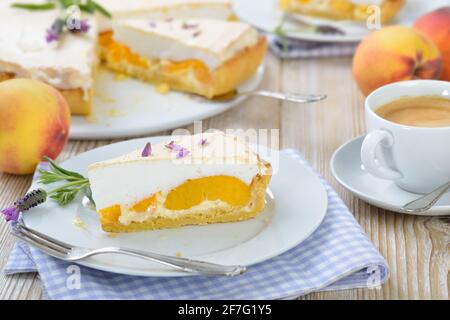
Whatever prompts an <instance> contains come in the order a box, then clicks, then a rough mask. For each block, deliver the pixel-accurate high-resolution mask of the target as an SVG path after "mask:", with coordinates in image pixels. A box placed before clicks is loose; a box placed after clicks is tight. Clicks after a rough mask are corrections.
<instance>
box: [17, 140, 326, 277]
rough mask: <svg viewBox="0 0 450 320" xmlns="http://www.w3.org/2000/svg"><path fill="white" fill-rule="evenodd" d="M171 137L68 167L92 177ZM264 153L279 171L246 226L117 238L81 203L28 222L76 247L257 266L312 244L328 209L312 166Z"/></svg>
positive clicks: (114, 259) (100, 260)
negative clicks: (101, 165)
mask: <svg viewBox="0 0 450 320" xmlns="http://www.w3.org/2000/svg"><path fill="white" fill-rule="evenodd" d="M168 140H170V137H152V138H144V139H135V140H129V141H123V142H119V143H115V144H111V145H107V146H104V147H100V148H97V149H93V150H90V151H88V152H85V153H82V154H80V155H78V156H75V157H73V158H71V159H69V160H67V161H65V162H63V163H62V164H61V165H62V166H63V167H65V168H67V169H69V170H74V171H77V172H80V173H82V174H84V175H85V174H86V168H87V166H88V165H89V164H91V163H93V162H96V161H100V160H105V159H108V158H111V157H115V156H119V155H121V154H123V153H126V152H129V151H132V150H135V149H138V148H141V147H142V146H143V145H145V143H146V142H149V141H150V142H152V143H157V142H161V141H168ZM258 153H259V154H260V155H261V157H262V158H264V159H267V160H269V161H271V162H272V165H273V167H274V169H275V170H274V171H275V172H274V175H273V177H272V180H271V182H270V186H269V190H268V193H267V196H266V200H267V206H266V208H265V210H264V211H263V212H262V213H261V214H260V215H258V216H257V217H256V218H254V219H250V220H247V221H241V222H234V223H220V224H211V225H207V226H186V227H182V228H177V229H165V230H155V231H144V232H138V233H123V234H113V235H111V234H108V233H105V232H103V231H102V230H101V227H100V223H99V221H98V217H97V214H96V212H95V211H94V210H91V209H87V208H86V207H84V206H83V205H82V204H81V199H77V200H75V201H74V202H73V203H71V204H69V205H68V206H66V207H60V206H58V205H57V204H56V203H55V202H53V201H47V202H46V203H45V204H43V205H42V206H40V207H37V208H34V209H33V210H32V211H29V212H28V213H27V214H24V215H23V218H24V221H25V223H26V225H28V226H29V227H31V228H33V229H35V230H37V231H40V232H42V233H45V234H47V235H49V236H51V237H54V238H56V239H59V240H61V241H64V242H67V243H70V244H73V245H78V246H83V247H89V248H99V247H105V246H119V247H128V248H134V249H140V250H147V251H151V252H157V253H162V254H166V255H181V256H183V257H189V258H194V259H199V260H204V261H209V262H215V263H220V264H225V265H235V264H241V265H246V266H251V265H253V264H256V263H259V262H262V261H265V260H267V259H270V258H272V257H275V256H277V255H279V254H282V253H283V252H285V251H287V250H289V249H291V248H293V247H295V246H296V245H298V244H299V243H300V242H302V241H303V240H305V239H306V238H307V237H308V236H309V235H311V234H312V233H313V232H314V230H316V229H317V227H318V226H319V225H320V223H321V221H322V219H323V218H324V216H325V213H326V209H327V204H328V200H327V194H326V191H325V189H324V187H323V185H322V183H321V182H320V180H319V179H318V178H317V177H316V175H315V174H314V173H313V172H312V171H311V170H310V169H308V168H307V167H305V166H303V165H302V164H300V163H299V162H298V161H295V160H293V159H291V158H290V157H288V156H286V155H283V153H278V152H276V151H273V150H270V149H267V148H264V147H258ZM278 155H279V157H278ZM277 168H278V169H277ZM34 187H36V186H34ZM32 188H33V186H32ZM117 188H120V181H117ZM77 218H78V219H81V221H83V223H84V227H80V225H79V224H76V223H74V220H75V219H77ZM80 264H82V265H85V266H88V267H92V268H95V269H99V270H104V271H109V272H115V273H121V274H128V275H138V276H155V277H156V276H158V277H173V276H187V275H190V274H187V273H182V272H179V271H174V270H173V269H170V268H168V267H165V266H162V265H159V264H156V263H152V262H148V261H144V260H141V259H137V258H133V257H126V256H120V255H103V256H97V257H92V258H89V259H86V260H83V261H81V262H80Z"/></svg>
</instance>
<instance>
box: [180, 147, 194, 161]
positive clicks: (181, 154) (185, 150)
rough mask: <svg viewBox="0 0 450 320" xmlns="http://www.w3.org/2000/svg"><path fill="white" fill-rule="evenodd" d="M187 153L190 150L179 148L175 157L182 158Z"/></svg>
mask: <svg viewBox="0 0 450 320" xmlns="http://www.w3.org/2000/svg"><path fill="white" fill-rule="evenodd" d="M189 153H191V152H190V151H189V150H188V149H185V148H181V149H180V150H179V151H178V153H177V159H181V158H184V157H186V156H188V155H189Z"/></svg>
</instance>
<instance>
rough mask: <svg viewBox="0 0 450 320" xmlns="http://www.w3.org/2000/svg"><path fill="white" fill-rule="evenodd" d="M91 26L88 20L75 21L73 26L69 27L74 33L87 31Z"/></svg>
mask: <svg viewBox="0 0 450 320" xmlns="http://www.w3.org/2000/svg"><path fill="white" fill-rule="evenodd" d="M90 28H91V26H90V25H89V22H88V21H87V20H79V21H75V22H74V24H73V26H70V27H67V29H68V30H69V31H70V32H72V33H78V32H82V33H86V32H88V31H89V29H90Z"/></svg>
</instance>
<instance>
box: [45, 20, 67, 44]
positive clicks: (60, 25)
mask: <svg viewBox="0 0 450 320" xmlns="http://www.w3.org/2000/svg"><path fill="white" fill-rule="evenodd" d="M65 24H66V22H65V21H64V20H63V19H60V18H58V19H56V20H55V21H54V22H53V24H52V26H51V27H50V29H48V30H47V33H46V35H45V40H46V41H47V43H50V42H53V41H58V40H59V37H60V35H61V33H62V32H63V29H64V25H65Z"/></svg>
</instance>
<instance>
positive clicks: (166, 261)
mask: <svg viewBox="0 0 450 320" xmlns="http://www.w3.org/2000/svg"><path fill="white" fill-rule="evenodd" d="M11 234H12V235H13V236H15V237H17V238H19V239H20V240H22V241H24V242H26V243H27V244H29V245H30V246H33V247H36V248H38V249H40V250H42V251H44V252H45V253H47V254H49V255H50V256H52V257H55V258H58V259H61V260H64V261H71V262H74V261H79V260H83V259H85V258H88V257H92V256H96V255H101V254H106V253H115V254H122V255H127V256H132V257H138V258H142V259H145V260H150V261H153V262H157V263H160V264H163V265H166V266H170V267H173V268H175V269H177V270H181V271H184V272H189V273H197V274H203V275H225V276H236V275H240V274H242V273H244V272H245V271H246V267H245V266H239V265H238V266H224V265H219V264H215V263H209V262H204V261H197V260H191V259H187V258H179V257H172V256H166V255H161V254H157V253H151V252H145V251H141V250H135V249H125V248H118V247H105V248H100V249H88V248H82V247H76V246H71V245H69V244H67V243H64V242H61V241H59V240H56V239H53V238H51V237H49V236H47V235H45V234H42V233H40V232H38V231H36V230H33V229H30V228H28V227H27V226H25V224H24V223H23V222H22V221H21V220H19V222H17V223H16V224H15V225H14V226H13V228H12V231H11Z"/></svg>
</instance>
